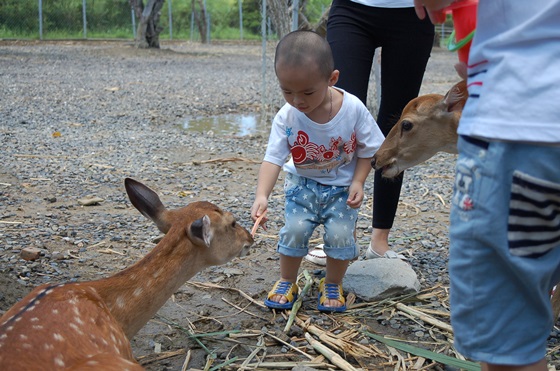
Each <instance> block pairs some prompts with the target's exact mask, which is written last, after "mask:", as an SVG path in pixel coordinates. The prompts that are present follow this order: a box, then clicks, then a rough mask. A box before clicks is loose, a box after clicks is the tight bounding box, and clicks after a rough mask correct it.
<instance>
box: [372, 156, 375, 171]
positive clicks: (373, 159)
mask: <svg viewBox="0 0 560 371" xmlns="http://www.w3.org/2000/svg"><path fill="white" fill-rule="evenodd" d="M375 161H376V159H375V156H373V158H372V159H371V167H372V168H374V169H375Z"/></svg>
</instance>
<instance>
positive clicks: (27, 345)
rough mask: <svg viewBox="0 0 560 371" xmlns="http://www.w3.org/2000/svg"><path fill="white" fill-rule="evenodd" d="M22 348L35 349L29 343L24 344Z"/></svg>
mask: <svg viewBox="0 0 560 371" xmlns="http://www.w3.org/2000/svg"><path fill="white" fill-rule="evenodd" d="M21 347H22V348H25V349H32V348H33V345H31V344H29V343H25V344H23V345H22V346H21Z"/></svg>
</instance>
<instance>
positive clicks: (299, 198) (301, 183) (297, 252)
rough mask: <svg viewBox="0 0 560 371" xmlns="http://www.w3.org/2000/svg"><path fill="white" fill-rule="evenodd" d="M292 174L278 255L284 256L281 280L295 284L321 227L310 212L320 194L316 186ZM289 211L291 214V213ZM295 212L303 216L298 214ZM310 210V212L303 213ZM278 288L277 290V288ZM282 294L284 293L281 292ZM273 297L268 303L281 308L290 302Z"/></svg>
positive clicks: (287, 184)
mask: <svg viewBox="0 0 560 371" xmlns="http://www.w3.org/2000/svg"><path fill="white" fill-rule="evenodd" d="M308 181H309V180H308V179H305V178H302V177H298V176H295V175H292V174H286V179H285V182H284V195H285V201H284V226H283V227H282V229H281V230H280V233H279V240H278V249H277V250H278V252H279V253H280V280H279V282H289V283H292V284H295V283H296V281H297V276H298V272H299V267H300V265H301V260H302V259H303V257H304V256H305V255H306V254H307V249H308V244H309V237H310V236H311V234H312V233H313V230H314V229H315V228H316V227H317V225H318V223H317V222H316V221H315V220H316V219H317V218H316V216H315V214H314V212H316V210H312V209H310V208H309V205H308V202H311V203H312V204H313V203H314V201H313V200H315V199H316V196H317V191H316V186H314V185H313V184H316V183H315V182H313V181H311V183H312V184H307V182H308ZM288 210H289V211H288ZM294 210H298V211H299V212H296V213H294V212H293V211H294ZM303 210H306V211H303ZM275 287H276V286H275ZM280 291H281V292H282V290H280ZM271 294H272V292H270V293H269V297H268V301H270V302H275V303H279V304H285V303H287V302H288V298H287V297H286V295H281V294H276V295H271Z"/></svg>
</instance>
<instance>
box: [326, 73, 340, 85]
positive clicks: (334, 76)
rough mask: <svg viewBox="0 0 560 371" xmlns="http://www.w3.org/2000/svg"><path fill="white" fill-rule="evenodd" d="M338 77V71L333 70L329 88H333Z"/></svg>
mask: <svg viewBox="0 0 560 371" xmlns="http://www.w3.org/2000/svg"><path fill="white" fill-rule="evenodd" d="M338 76H340V71H339V70H334V71H332V72H331V77H330V78H329V86H334V85H336V83H337V82H338Z"/></svg>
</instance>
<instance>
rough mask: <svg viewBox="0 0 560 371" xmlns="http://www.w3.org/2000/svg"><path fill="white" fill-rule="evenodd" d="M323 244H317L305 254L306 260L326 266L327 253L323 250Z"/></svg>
mask: <svg viewBox="0 0 560 371" xmlns="http://www.w3.org/2000/svg"><path fill="white" fill-rule="evenodd" d="M323 246H324V245H323V244H320V245H317V246H315V248H314V249H313V250H311V251H309V252H308V253H307V255H305V260H307V261H310V262H311V263H314V264H317V265H322V266H326V265H327V254H325V251H323Z"/></svg>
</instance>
